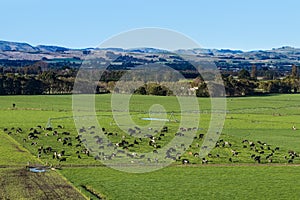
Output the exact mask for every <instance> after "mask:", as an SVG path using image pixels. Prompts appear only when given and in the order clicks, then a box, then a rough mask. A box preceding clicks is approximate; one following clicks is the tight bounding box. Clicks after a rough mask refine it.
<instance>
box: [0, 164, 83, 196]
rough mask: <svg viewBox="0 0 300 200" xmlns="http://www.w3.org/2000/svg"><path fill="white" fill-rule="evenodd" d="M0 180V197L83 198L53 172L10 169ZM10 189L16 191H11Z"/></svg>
mask: <svg viewBox="0 0 300 200" xmlns="http://www.w3.org/2000/svg"><path fill="white" fill-rule="evenodd" d="M0 180H2V181H1V189H0V199H39V200H44V199H45V200H46V199H58V200H60V199H62V200H63V199H76V200H77V199H85V198H84V197H83V196H82V195H81V194H80V193H79V192H78V191H77V190H75V189H74V188H73V187H72V186H71V185H69V184H68V183H67V182H66V181H65V180H64V179H62V178H61V177H60V175H58V174H56V173H55V172H51V174H50V173H32V172H29V171H28V170H26V169H11V170H7V171H6V173H5V175H4V177H0ZM12 190H13V191H16V193H11V191H12Z"/></svg>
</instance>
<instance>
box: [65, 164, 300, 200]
mask: <svg viewBox="0 0 300 200" xmlns="http://www.w3.org/2000/svg"><path fill="white" fill-rule="evenodd" d="M61 173H62V174H63V175H64V176H66V177H67V178H68V179H69V180H70V181H71V182H73V183H74V184H75V185H76V186H77V187H78V188H81V187H82V185H83V186H88V187H89V188H93V189H94V190H96V191H98V193H100V194H101V195H102V196H103V197H106V198H107V199H178V200H179V199H299V196H300V185H299V184H298V180H299V178H300V169H299V167H298V166H280V167H279V166H197V167H185V166H181V167H168V168H164V169H162V170H159V171H155V172H152V173H146V174H129V173H123V172H119V171H116V170H113V169H109V168H104V167H102V168H90V169H87V168H79V169H66V170H62V171H61ZM91 177H93V178H91ZM101 195H100V196H101Z"/></svg>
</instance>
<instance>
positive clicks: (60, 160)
mask: <svg viewBox="0 0 300 200" xmlns="http://www.w3.org/2000/svg"><path fill="white" fill-rule="evenodd" d="M63 161H67V158H61V159H59V162H63Z"/></svg>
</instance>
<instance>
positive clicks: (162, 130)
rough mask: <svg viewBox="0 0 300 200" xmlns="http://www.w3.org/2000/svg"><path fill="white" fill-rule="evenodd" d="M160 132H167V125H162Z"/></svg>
mask: <svg viewBox="0 0 300 200" xmlns="http://www.w3.org/2000/svg"><path fill="white" fill-rule="evenodd" d="M160 132H161V133H167V132H168V127H167V126H164V127H163V128H162V129H161V131H160Z"/></svg>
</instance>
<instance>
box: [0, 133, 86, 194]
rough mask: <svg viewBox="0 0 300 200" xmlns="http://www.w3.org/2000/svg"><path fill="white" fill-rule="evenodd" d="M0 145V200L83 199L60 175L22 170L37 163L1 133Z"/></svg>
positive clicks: (35, 159)
mask: <svg viewBox="0 0 300 200" xmlns="http://www.w3.org/2000/svg"><path fill="white" fill-rule="evenodd" d="M0 141H1V145H0V152H1V157H0V184H1V186H0V199H85V198H84V197H83V196H82V195H81V194H80V193H79V192H78V191H77V190H76V189H74V187H73V186H72V185H71V184H69V183H68V182H67V181H66V180H65V179H64V178H63V177H62V176H61V175H60V174H58V173H56V172H53V171H50V172H47V173H32V172H29V171H28V170H27V169H25V166H27V165H28V164H30V165H40V164H41V161H40V160H38V159H37V158H36V157H34V156H33V155H32V154H30V153H29V152H28V150H27V149H24V148H23V147H22V146H20V145H19V144H18V143H17V142H16V141H15V140H13V139H12V138H11V137H9V136H8V135H7V134H4V133H3V132H2V131H1V132H0Z"/></svg>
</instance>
